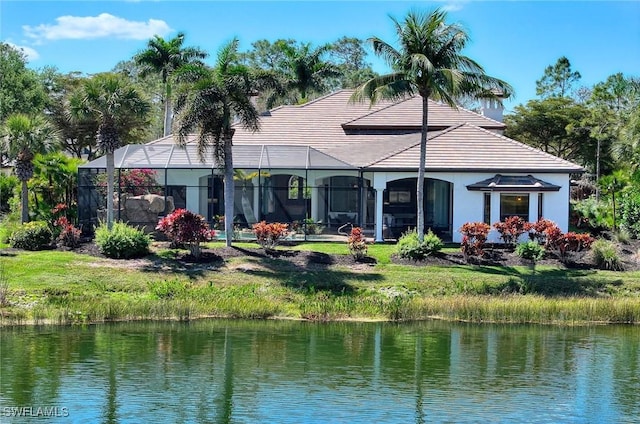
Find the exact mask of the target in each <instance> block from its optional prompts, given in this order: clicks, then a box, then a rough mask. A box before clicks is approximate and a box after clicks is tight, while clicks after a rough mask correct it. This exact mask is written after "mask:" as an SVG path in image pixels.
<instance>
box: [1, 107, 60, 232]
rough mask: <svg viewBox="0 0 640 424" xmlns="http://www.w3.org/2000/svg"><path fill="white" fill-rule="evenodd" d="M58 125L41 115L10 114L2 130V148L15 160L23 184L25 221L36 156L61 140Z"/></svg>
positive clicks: (25, 219) (22, 216)
mask: <svg viewBox="0 0 640 424" xmlns="http://www.w3.org/2000/svg"><path fill="white" fill-rule="evenodd" d="M57 138H58V133H57V131H56V130H55V129H54V126H53V125H52V124H50V123H49V122H48V121H47V120H46V119H45V118H44V117H42V116H40V115H35V116H28V115H25V114H22V113H16V114H13V115H10V116H9V117H8V118H7V120H6V121H5V124H4V128H3V131H2V150H3V153H4V154H6V155H7V156H8V157H9V158H10V159H13V160H15V172H16V175H17V177H18V179H19V180H20V181H21V183H22V193H21V195H22V204H21V222H22V223H25V222H27V221H29V191H28V189H27V181H29V180H30V179H31V177H32V176H33V158H34V157H35V155H36V154H37V153H47V152H48V151H50V150H52V148H53V147H54V145H55V143H57V141H58V140H57Z"/></svg>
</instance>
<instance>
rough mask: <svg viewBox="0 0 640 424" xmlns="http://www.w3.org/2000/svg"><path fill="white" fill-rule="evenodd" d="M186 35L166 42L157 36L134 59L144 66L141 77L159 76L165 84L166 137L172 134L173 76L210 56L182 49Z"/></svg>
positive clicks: (201, 52)
mask: <svg viewBox="0 0 640 424" xmlns="http://www.w3.org/2000/svg"><path fill="white" fill-rule="evenodd" d="M183 43H184V33H183V32H179V33H178V35H176V36H175V37H174V38H172V39H170V40H165V39H164V38H162V37H160V36H159V35H156V36H155V37H154V38H152V39H151V40H149V42H148V43H147V49H146V50H144V51H142V52H140V53H138V54H137V55H135V57H134V59H135V61H136V63H137V64H138V65H141V66H142V72H141V73H140V75H141V76H142V77H145V76H146V75H148V74H150V73H155V74H159V75H160V77H161V78H162V84H164V88H165V93H164V136H165V137H166V136H168V135H169V134H170V133H171V82H170V79H171V75H172V74H173V72H174V71H176V70H177V69H179V68H180V67H182V66H184V65H187V64H193V63H195V64H201V62H200V60H199V59H204V58H205V57H207V56H208V54H207V53H206V52H204V51H202V50H200V49H199V48H197V47H182V44H183Z"/></svg>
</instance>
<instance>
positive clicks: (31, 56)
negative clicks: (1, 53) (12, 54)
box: [6, 42, 40, 62]
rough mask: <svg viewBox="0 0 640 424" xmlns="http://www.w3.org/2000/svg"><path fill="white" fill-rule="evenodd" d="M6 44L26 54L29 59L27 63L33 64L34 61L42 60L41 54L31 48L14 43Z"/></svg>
mask: <svg viewBox="0 0 640 424" xmlns="http://www.w3.org/2000/svg"><path fill="white" fill-rule="evenodd" d="M6 44H8V45H10V46H11V47H13V48H14V49H16V50H20V51H21V52H22V53H24V55H25V56H26V58H27V61H29V62H31V61H32V60H37V59H39V58H40V54H38V52H37V51H35V49H32V48H31V47H27V46H19V45H17V44H13V43H9V42H6Z"/></svg>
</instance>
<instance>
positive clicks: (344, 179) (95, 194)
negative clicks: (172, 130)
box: [78, 143, 375, 239]
mask: <svg viewBox="0 0 640 424" xmlns="http://www.w3.org/2000/svg"><path fill="white" fill-rule="evenodd" d="M203 156H204V157H203V159H204V160H201V159H200V157H199V155H198V151H197V148H196V146H195V145H187V146H185V147H180V146H177V145H175V144H169V143H167V144H146V145H143V144H141V145H128V146H126V147H123V148H120V149H118V150H116V152H115V153H114V157H115V181H116V185H115V194H114V217H115V219H117V220H122V221H125V222H128V223H130V224H131V225H138V226H145V227H147V228H148V229H150V230H151V229H153V228H154V227H155V225H156V223H157V221H158V219H159V218H160V217H162V216H164V215H166V214H168V213H170V212H171V211H173V210H174V209H176V208H186V209H189V210H191V211H193V212H196V213H199V214H201V215H202V216H204V217H205V218H206V219H207V221H208V222H209V225H210V226H211V227H212V228H215V229H218V230H222V229H223V228H224V225H223V221H222V219H223V215H224V190H223V179H222V173H223V171H222V169H221V167H220V166H219V164H218V163H217V162H216V161H215V160H214V158H213V153H212V152H211V151H209V152H205V153H204V155H203ZM233 162H234V167H235V175H234V181H235V199H234V208H235V213H234V227H235V228H236V231H235V232H234V237H238V238H251V232H250V228H251V225H252V224H254V223H256V222H258V221H261V220H265V221H267V222H284V223H288V224H289V225H290V228H291V229H292V230H294V234H293V235H292V237H293V238H296V239H313V238H319V239H322V238H331V236H334V235H336V234H338V230H339V229H340V228H341V227H342V229H343V230H346V229H348V228H349V226H348V224H351V225H354V226H361V227H364V228H365V230H368V231H370V232H371V233H372V232H373V226H374V213H375V193H374V190H373V189H372V188H371V181H372V176H371V175H367V174H366V173H363V172H362V171H361V170H359V169H358V168H356V167H354V166H353V165H350V164H348V163H346V162H344V161H341V160H339V159H337V158H335V157H332V156H330V155H328V154H326V153H323V152H320V151H318V150H316V149H314V148H312V147H308V146H300V145H298V146H286V145H239V146H234V147H233ZM105 173H106V159H105V157H101V158H99V159H96V160H94V161H92V162H90V163H88V164H85V165H83V166H81V167H80V169H79V187H78V203H79V204H78V215H79V221H80V224H82V228H83V229H84V230H85V231H87V232H90V231H91V230H92V229H93V228H95V226H96V225H97V224H98V223H99V222H100V220H103V219H104V217H105V216H106V189H105V187H106V174H105ZM225 236H226V235H224V233H222V238H223V237H225Z"/></svg>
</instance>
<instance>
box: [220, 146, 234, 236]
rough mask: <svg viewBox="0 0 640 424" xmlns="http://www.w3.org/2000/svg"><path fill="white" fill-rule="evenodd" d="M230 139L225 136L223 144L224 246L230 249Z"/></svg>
mask: <svg viewBox="0 0 640 424" xmlns="http://www.w3.org/2000/svg"><path fill="white" fill-rule="evenodd" d="M232 137H233V136H225V137H224V140H223V143H224V147H223V149H224V231H225V232H226V234H227V240H226V245H227V246H228V247H231V241H232V240H231V239H232V236H233V210H234V204H233V202H234V199H235V183H234V181H233V153H232V145H233V143H232Z"/></svg>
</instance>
